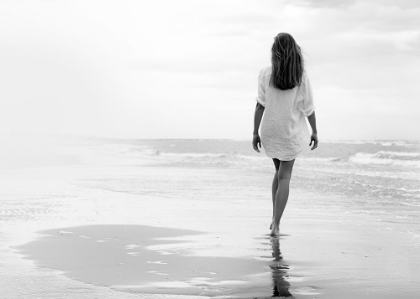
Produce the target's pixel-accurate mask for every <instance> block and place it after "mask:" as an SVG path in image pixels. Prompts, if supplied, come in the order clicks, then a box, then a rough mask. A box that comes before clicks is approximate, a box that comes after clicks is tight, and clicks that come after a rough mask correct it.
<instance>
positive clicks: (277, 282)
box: [270, 237, 292, 297]
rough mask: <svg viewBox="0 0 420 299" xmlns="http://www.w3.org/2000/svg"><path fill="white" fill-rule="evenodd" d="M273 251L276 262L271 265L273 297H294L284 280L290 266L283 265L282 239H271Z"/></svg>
mask: <svg viewBox="0 0 420 299" xmlns="http://www.w3.org/2000/svg"><path fill="white" fill-rule="evenodd" d="M270 242H271V247H272V250H273V253H272V254H273V258H274V260H273V261H272V262H271V263H270V268H271V276H272V279H273V296H272V297H292V294H290V292H289V288H290V284H289V283H288V282H287V281H286V280H285V279H284V278H285V277H286V276H287V275H288V274H287V270H288V269H289V266H288V265H285V264H284V263H282V260H283V257H282V255H281V251H280V238H279V237H271V238H270Z"/></svg>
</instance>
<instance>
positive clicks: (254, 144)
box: [252, 134, 261, 152]
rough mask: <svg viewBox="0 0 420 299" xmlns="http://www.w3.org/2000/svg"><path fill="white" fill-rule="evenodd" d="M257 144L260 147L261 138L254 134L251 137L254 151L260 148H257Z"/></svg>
mask: <svg viewBox="0 0 420 299" xmlns="http://www.w3.org/2000/svg"><path fill="white" fill-rule="evenodd" d="M258 145H260V148H261V138H260V135H258V134H254V137H253V138H252V146H253V147H254V150H255V151H256V152H260V150H259V149H258Z"/></svg>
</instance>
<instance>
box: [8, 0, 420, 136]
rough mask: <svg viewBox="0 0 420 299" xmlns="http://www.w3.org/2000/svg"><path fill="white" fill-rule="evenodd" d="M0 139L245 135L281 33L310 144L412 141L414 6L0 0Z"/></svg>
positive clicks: (382, 2)
mask: <svg viewBox="0 0 420 299" xmlns="http://www.w3.org/2000/svg"><path fill="white" fill-rule="evenodd" d="M0 23H1V26H0V51H1V52H0V65H1V67H0V80H1V81H0V82H1V88H0V133H5V134H18V133H25V132H26V133H43V134H75V135H87V136H104V137H121V138H126V137H129V138H231V139H250V138H251V137H252V126H253V123H252V122H253V112H254V107H255V96H256V93H257V76H258V72H259V70H260V69H261V68H262V67H264V66H268V65H269V64H270V48H271V45H272V42H273V38H274V36H275V35H277V33H279V32H289V33H291V34H292V35H293V36H294V37H295V39H296V41H297V42H298V44H299V45H300V46H301V48H302V49H303V51H304V58H305V60H306V68H307V70H308V74H309V76H310V78H311V81H312V86H313V89H314V97H315V101H316V106H317V110H316V112H317V119H318V127H319V129H318V130H319V135H320V138H321V139H420V129H419V127H420V97H419V89H418V86H419V83H420V82H419V80H420V2H419V1H418V0H405V1H404V0H370V1H366V0H363V1H362V0H360V1H357V0H356V1H350V0H346V1H342V0H312V1H310V0H308V1H303V0H302V1H279V0H276V1H265V0H254V1H244V0H237V1H233V0H232V1H229V0H223V1H199V0H191V1H185V0H181V1H180V0H178V1H173V0H166V1H160V0H153V1H152V0H150V1H142V0H118V1H117V0H113V1H111V0H81V1H77V0H43V1H41V0H27V1H23V0H1V2H0Z"/></svg>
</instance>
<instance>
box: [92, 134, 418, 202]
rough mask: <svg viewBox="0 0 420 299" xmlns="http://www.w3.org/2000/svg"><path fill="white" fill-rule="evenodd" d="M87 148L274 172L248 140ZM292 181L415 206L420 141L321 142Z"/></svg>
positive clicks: (301, 160)
mask: <svg viewBox="0 0 420 299" xmlns="http://www.w3.org/2000/svg"><path fill="white" fill-rule="evenodd" d="M90 146H94V147H96V150H99V149H100V150H101V151H102V152H104V153H105V152H108V154H109V155H113V156H114V157H118V156H125V157H131V158H135V157H136V156H138V157H142V158H150V159H153V161H154V162H155V163H158V164H160V165H162V164H165V165H168V166H173V167H181V168H182V167H193V168H200V167H203V168H226V169H229V168H232V169H241V170H244V171H248V172H249V173H253V172H255V173H256V174H258V173H264V174H266V173H273V171H274V164H273V163H272V160H271V159H270V158H268V157H267V156H266V155H265V154H264V151H263V150H262V151H261V153H256V152H255V151H254V150H253V149H252V145H251V142H250V141H233V140H176V139H174V140H170V139H168V140H99V139H98V140H92V141H91V144H90ZM291 184H292V188H298V189H302V190H307V191H311V192H318V193H321V194H326V193H328V194H330V195H339V196H344V197H345V196H348V197H352V198H359V199H362V198H363V199H369V201H370V202H371V203H372V204H377V206H376V207H377V209H378V210H381V209H382V208H381V207H383V206H384V205H385V204H390V205H393V206H394V205H395V206H398V207H399V208H401V209H402V210H404V209H410V210H413V209H417V208H420V142H418V141H322V140H321V141H320V144H319V147H318V148H317V149H315V150H314V151H310V150H309V149H308V150H306V151H304V152H303V153H302V154H301V155H300V156H299V157H298V158H297V159H296V162H295V166H294V170H293V176H292V182H291ZM154 192H158V191H157V190H155V191H154Z"/></svg>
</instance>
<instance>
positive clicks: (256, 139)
mask: <svg viewBox="0 0 420 299" xmlns="http://www.w3.org/2000/svg"><path fill="white" fill-rule="evenodd" d="M264 109H265V108H264V106H262V105H261V104H260V103H257V106H255V113H254V133H253V138H252V145H253V147H254V150H256V151H257V152H260V150H259V149H258V145H259V146H260V148H261V138H260V135H259V134H258V129H259V128H260V123H261V119H262V116H263V114H264Z"/></svg>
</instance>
